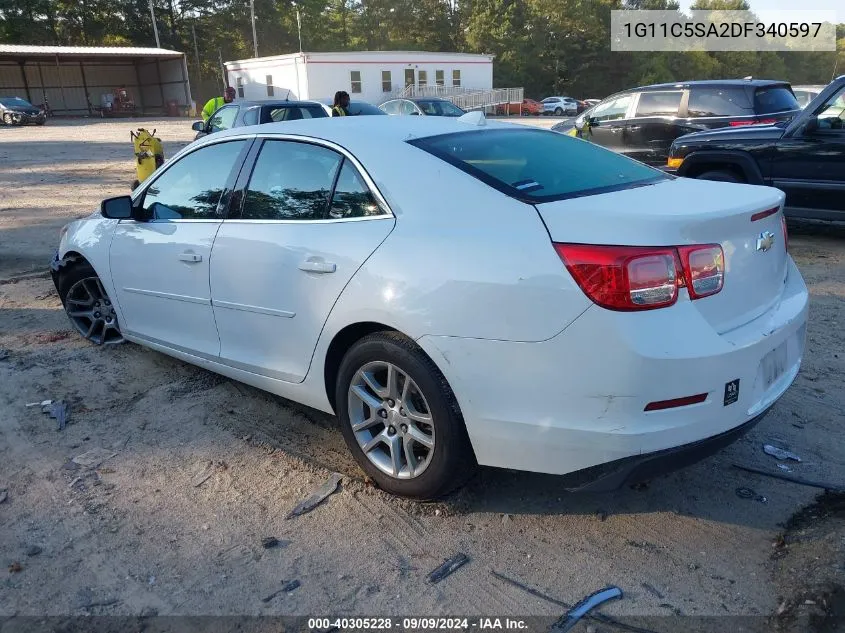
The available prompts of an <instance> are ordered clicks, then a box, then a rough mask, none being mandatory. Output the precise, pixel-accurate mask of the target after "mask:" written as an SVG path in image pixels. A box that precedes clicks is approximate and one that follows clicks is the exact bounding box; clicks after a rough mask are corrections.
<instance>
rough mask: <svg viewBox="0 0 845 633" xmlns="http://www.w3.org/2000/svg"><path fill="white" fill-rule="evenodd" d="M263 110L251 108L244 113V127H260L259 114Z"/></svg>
mask: <svg viewBox="0 0 845 633" xmlns="http://www.w3.org/2000/svg"><path fill="white" fill-rule="evenodd" d="M260 111H261V108H250V109H249V110H247V111H246V112H244V125H258V113H259V112H260Z"/></svg>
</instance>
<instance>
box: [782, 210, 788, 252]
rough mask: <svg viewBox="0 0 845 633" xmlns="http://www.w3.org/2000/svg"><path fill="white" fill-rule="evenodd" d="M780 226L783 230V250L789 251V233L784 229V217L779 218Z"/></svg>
mask: <svg viewBox="0 0 845 633" xmlns="http://www.w3.org/2000/svg"><path fill="white" fill-rule="evenodd" d="M780 226H781V229H783V249H784V250H786V251H788V250H789V231H787V229H786V216H785V215H782V216H780Z"/></svg>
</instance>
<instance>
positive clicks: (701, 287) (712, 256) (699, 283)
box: [678, 244, 725, 299]
mask: <svg viewBox="0 0 845 633" xmlns="http://www.w3.org/2000/svg"><path fill="white" fill-rule="evenodd" d="M678 253H680V255H681V266H682V267H683V271H684V280H685V281H686V287H687V291H688V292H689V296H690V299H701V298H703V297H709V296H710V295H714V294H716V293H717V292H719V291H720V290H721V289H722V286H723V285H724V283H725V258H724V254H723V253H722V247H721V246H719V245H718V244H708V245H706V246H679V247H678Z"/></svg>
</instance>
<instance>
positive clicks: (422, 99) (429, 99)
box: [398, 97, 452, 103]
mask: <svg viewBox="0 0 845 633" xmlns="http://www.w3.org/2000/svg"><path fill="white" fill-rule="evenodd" d="M398 98H399V99H405V100H406V101H413V102H414V103H421V102H423V101H446V102H447V103H452V102H451V101H449V100H448V99H443V98H441V97H398Z"/></svg>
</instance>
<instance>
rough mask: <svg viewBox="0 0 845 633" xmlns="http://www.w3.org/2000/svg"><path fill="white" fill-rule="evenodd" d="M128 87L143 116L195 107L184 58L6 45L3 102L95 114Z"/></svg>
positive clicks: (157, 51)
mask: <svg viewBox="0 0 845 633" xmlns="http://www.w3.org/2000/svg"><path fill="white" fill-rule="evenodd" d="M120 87H123V88H126V90H127V91H128V92H129V93H130V94H131V95H132V96H133V98H134V100H135V104H136V106H137V111H138V113H144V114H163V113H165V112H166V111H167V110H168V103H175V105H176V107H177V108H178V109H179V110H180V111H182V112H184V111H185V110H186V109H188V108H190V107H191V104H192V101H191V85H190V82H189V81H188V66H187V62H186V59H185V55H184V53H180V52H178V51H169V50H165V49H161V48H131V47H99V46H97V47H94V46H90V47H89V46H25V45H17V44H0V97H21V98H23V99H26V100H27V101H29V102H30V103H33V104H35V105H39V104H44V103H46V104H48V105H49V108H50V110H51V111H52V112H53V114H58V115H63V116H68V115H69V116H84V115H92V114H95V113H96V112H97V110H98V108H99V107H100V106H101V101H102V96H103V95H104V94H109V93H111V92H112V90H114V89H116V88H120Z"/></svg>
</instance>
